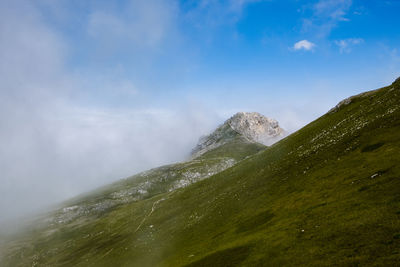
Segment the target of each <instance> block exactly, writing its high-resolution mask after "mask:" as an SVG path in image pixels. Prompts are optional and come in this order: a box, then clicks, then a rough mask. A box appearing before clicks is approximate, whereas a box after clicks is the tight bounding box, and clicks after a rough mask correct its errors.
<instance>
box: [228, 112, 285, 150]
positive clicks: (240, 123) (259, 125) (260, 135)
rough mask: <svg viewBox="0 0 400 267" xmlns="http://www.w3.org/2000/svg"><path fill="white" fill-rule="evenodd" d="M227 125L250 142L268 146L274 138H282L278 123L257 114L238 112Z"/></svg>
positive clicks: (281, 130) (282, 131)
mask: <svg viewBox="0 0 400 267" xmlns="http://www.w3.org/2000/svg"><path fill="white" fill-rule="evenodd" d="M226 123H228V124H229V125H230V126H231V128H232V129H233V130H235V131H236V132H238V133H240V134H241V135H243V136H244V137H246V139H248V140H249V141H252V142H258V143H261V144H264V145H270V144H271V141H272V140H273V139H275V137H279V136H282V135H283V133H284V130H283V129H282V128H280V127H279V123H278V121H276V120H274V119H270V118H267V117H265V116H263V115H261V114H260V113H257V112H239V113H236V114H235V115H234V116H233V117H232V118H230V119H229V120H228V121H227V122H226Z"/></svg>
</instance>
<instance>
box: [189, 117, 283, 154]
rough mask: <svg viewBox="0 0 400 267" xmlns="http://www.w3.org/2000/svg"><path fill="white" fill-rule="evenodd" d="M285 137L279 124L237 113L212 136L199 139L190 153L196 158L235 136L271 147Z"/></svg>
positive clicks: (264, 118)
mask: <svg viewBox="0 0 400 267" xmlns="http://www.w3.org/2000/svg"><path fill="white" fill-rule="evenodd" d="M284 135H285V131H284V130H283V129H282V128H280V127H279V123H278V122H277V121H276V120H274V119H270V118H267V117H265V116H263V115H261V114H260V113H257V112H238V113H236V114H235V115H234V116H232V117H231V118H230V119H228V120H227V121H225V123H224V124H222V125H221V126H219V127H218V128H217V129H216V130H215V131H214V132H213V133H212V134H210V135H208V136H204V137H202V138H200V140H199V143H198V144H197V146H196V147H195V148H194V149H193V151H192V157H198V156H200V155H202V154H204V153H206V152H207V151H209V150H212V149H214V148H216V147H219V146H221V145H223V144H226V143H227V142H229V141H231V140H233V139H234V138H236V137H237V136H241V137H243V138H245V139H246V140H247V141H249V142H256V143H261V144H264V145H271V144H273V143H274V142H276V141H278V140H279V139H281V138H282V137H283V136H284Z"/></svg>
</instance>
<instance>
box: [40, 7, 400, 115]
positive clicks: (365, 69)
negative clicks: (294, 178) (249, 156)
mask: <svg viewBox="0 0 400 267" xmlns="http://www.w3.org/2000/svg"><path fill="white" fill-rule="evenodd" d="M53 2H54V1H38V3H39V4H37V5H36V6H35V8H36V9H37V12H38V14H39V16H40V18H39V19H40V20H41V21H42V22H43V24H44V25H45V26H46V27H48V28H49V29H50V30H51V31H53V32H54V34H56V35H57V38H59V39H60V41H61V42H62V43H63V44H64V45H65V46H66V47H65V50H66V51H64V52H65V53H66V55H65V59H64V60H65V62H64V64H65V67H66V71H68V72H70V73H74V74H76V73H78V74H77V75H79V74H81V75H82V76H84V78H82V79H84V80H86V81H85V82H86V83H87V84H85V85H86V88H83V89H82V91H85V96H86V97H87V99H85V100H86V101H88V104H93V105H106V106H119V107H121V106H127V107H134V108H135V107H137V106H146V107H149V106H154V107H165V106H174V105H176V104H177V102H178V103H181V102H182V101H188V98H189V99H191V98H194V99H197V101H199V102H202V104H204V105H210V108H213V109H216V110H231V109H232V110H234V109H238V108H246V109H254V110H258V109H261V111H264V112H268V111H269V110H268V109H266V108H264V107H263V106H262V103H263V101H262V99H265V100H268V99H270V98H271V97H274V98H277V99H278V102H277V104H278V105H277V108H279V104H284V103H283V102H285V101H288V102H289V103H290V102H293V104H294V105H298V106H301V105H306V104H307V100H310V99H312V100H317V99H318V100H319V101H324V102H326V103H325V106H322V107H320V108H319V109H318V112H319V113H318V114H320V113H321V112H323V111H325V110H326V109H328V108H329V107H330V106H331V105H332V104H334V103H335V101H338V100H340V99H341V98H343V97H346V96H349V95H351V94H354V93H357V92H360V91H363V90H369V89H373V88H376V87H379V86H383V85H385V84H387V83H389V82H390V81H392V80H393V79H394V78H395V77H396V75H399V65H400V63H399V57H400V55H399V53H400V52H399V47H400V46H399V44H400V34H399V33H400V30H399V26H400V25H399V24H400V22H399V20H398V19H397V14H398V12H399V10H400V2H399V1H351V0H318V1H298V0H293V1H292V0H285V1H273V0H269V1H255V0H227V1H218V0H203V1H173V0H169V1H163V0H150V1H57V2H56V3H53ZM300 41H303V43H305V44H306V45H305V46H304V45H303V46H301V45H300V46H298V49H295V48H294V47H295V44H296V43H297V42H300ZM104 79H106V80H107V81H104ZM104 82H105V83H109V84H110V88H108V87H107V88H102V89H99V88H98V87H99V86H98V84H97V83H104ZM118 82H121V83H122V85H120V86H118ZM114 83H116V84H114ZM123 84H125V86H124V85H123ZM114 85H115V86H114ZM130 86H131V87H132V88H131V94H129V92H126V91H129V89H128V87H130ZM83 87H85V86H83ZM90 87H95V88H92V89H91V88H90ZM118 87H123V88H124V89H119V88H118ZM91 90H92V91H91ZM120 91H123V92H120ZM254 95H257V97H256V98H257V99H255V97H254ZM324 96H326V99H321V98H324ZM221 97H223V98H225V101H219V99H218V98H221ZM226 97H227V99H226ZM77 98H78V99H79V100H80V101H81V100H82V101H84V96H82V95H79V96H77ZM266 115H268V114H266ZM274 115H275V114H274ZM309 119H310V118H309V117H307V118H306V119H305V120H309Z"/></svg>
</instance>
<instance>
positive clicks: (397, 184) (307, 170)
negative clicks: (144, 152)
mask: <svg viewBox="0 0 400 267" xmlns="http://www.w3.org/2000/svg"><path fill="white" fill-rule="evenodd" d="M399 132H400V82H397V83H395V84H393V85H391V86H388V87H385V88H382V89H380V90H376V91H373V92H368V93H365V94H361V95H358V96H356V97H353V98H352V99H351V101H350V103H348V104H347V105H342V106H340V107H338V108H337V109H335V110H334V111H332V112H329V113H327V114H325V115H324V116H322V117H321V118H319V119H317V120H316V121H314V122H312V123H310V124H309V125H307V126H306V127H304V128H302V129H301V130H299V131H297V132H296V133H294V134H292V135H291V136H289V137H287V138H285V139H284V140H281V141H280V142H279V143H277V144H275V145H273V146H271V147H269V148H267V149H266V150H264V151H262V152H258V153H256V152H257V151H258V149H255V150H252V151H253V153H256V154H253V156H251V157H248V158H246V157H245V156H244V155H245V154H246V153H243V154H242V158H245V159H244V160H241V161H240V162H239V163H237V164H236V165H234V166H233V167H231V168H228V169H226V170H224V171H222V172H219V173H217V174H216V175H213V176H211V177H210V178H208V179H204V180H202V181H199V182H197V183H194V184H192V185H190V186H187V187H185V188H180V189H177V190H174V191H163V192H162V191H159V192H158V193H155V194H153V195H149V196H148V197H147V198H143V199H140V200H138V201H128V202H126V203H121V204H119V205H118V206H115V207H113V208H112V209H108V210H106V211H105V212H104V213H102V214H101V215H96V216H95V217H90V216H87V217H85V216H82V217H79V218H77V219H75V220H73V221H71V222H68V223H64V224H58V225H56V226H54V227H53V228H40V227H38V228H37V229H36V230H35V231H33V230H32V231H30V232H28V233H25V234H23V235H21V236H20V237H19V238H16V239H14V240H13V241H12V242H11V241H10V243H8V244H7V247H6V249H7V250H6V253H5V254H4V257H3V261H2V265H4V266H27V265H35V264H36V265H38V266H110V265H115V266H296V265H300V266H396V265H400V164H399V163H400V134H399ZM238 146H239V145H238ZM233 148H234V146H231V147H229V148H227V147H226V148H223V147H221V149H226V151H225V152H224V151H220V152H217V151H214V152H212V151H210V152H209V156H210V158H207V155H206V154H204V155H203V157H204V160H207V159H211V158H218V157H221V156H224V155H226V154H228V151H235V150H234V149H233ZM243 151H246V149H244V150H243ZM211 155H212V157H211ZM157 175H159V174H157ZM157 175H156V176H157ZM132 182H133V181H132ZM121 183H122V184H123V187H129V182H126V183H125V182H121ZM122 184H121V185H122ZM114 186H115V185H112V186H111V187H110V188H114ZM117 187H118V186H117ZM110 188H109V189H110ZM114 189H115V188H114ZM114 189H113V190H114ZM110 190H111V189H110ZM111 191H112V190H111ZM106 195H107V194H106ZM101 196H104V191H103V193H101V194H98V195H96V197H101ZM96 197H93V196H91V197H90V196H88V197H87V198H86V199H85V201H95V200H94V199H96ZM144 219H145V220H144ZM139 225H140V228H139V229H138V226H139ZM50 230H51V231H50Z"/></svg>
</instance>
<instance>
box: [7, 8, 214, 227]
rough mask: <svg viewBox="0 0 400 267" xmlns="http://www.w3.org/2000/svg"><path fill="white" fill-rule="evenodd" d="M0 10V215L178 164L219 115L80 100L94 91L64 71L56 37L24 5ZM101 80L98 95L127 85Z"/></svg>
mask: <svg viewBox="0 0 400 267" xmlns="http://www.w3.org/2000/svg"><path fill="white" fill-rule="evenodd" d="M0 10H1V14H0V15H1V16H0V40H1V42H0V57H1V58H2V60H1V61H0V80H1V83H0V140H2V145H1V147H0V169H1V176H0V184H1V187H0V214H1V216H0V221H6V220H9V219H13V218H17V217H20V216H22V215H26V214H33V213H35V212H37V211H39V210H42V209H44V208H46V207H48V206H49V205H51V204H55V203H59V202H60V201H63V200H65V199H68V198H70V197H73V196H75V195H77V194H80V193H83V192H86V191H88V190H92V189H94V188H96V187H99V186H101V185H104V184H107V183H110V182H112V181H115V180H118V179H121V178H124V177H127V176H130V175H132V174H134V173H137V172H140V171H142V170H145V169H148V168H152V167H156V166H159V165H162V164H167V163H172V162H176V161H181V160H184V159H185V158H186V157H187V156H188V155H189V153H190V150H191V148H192V147H194V145H195V144H196V142H197V139H198V138H199V136H200V135H202V134H206V133H207V132H208V131H210V130H211V129H212V128H214V127H215V126H216V125H217V124H218V122H219V121H220V120H221V117H220V116H219V115H218V114H216V113H215V112H210V111H209V110H208V109H206V108H203V107H201V106H199V105H196V104H195V103H192V104H190V105H186V104H182V105H181V106H175V107H174V108H170V109H162V108H144V107H135V106H134V107H127V108H117V107H106V106H102V105H98V104H97V105H96V104H85V105H83V104H82V102H86V103H87V102H88V101H87V100H88V99H89V100H90V99H91V98H95V97H96V95H97V94H96V93H95V94H94V95H89V97H86V99H85V98H83V97H82V95H84V94H87V93H85V90H86V89H85V86H88V80H90V79H91V78H90V77H85V79H83V78H82V75H76V73H74V72H71V71H68V70H67V69H66V65H67V60H66V55H67V54H68V49H67V47H66V45H65V42H64V40H63V39H62V37H61V36H59V35H58V34H57V33H55V32H54V31H53V30H52V29H51V28H50V27H48V26H47V25H46V24H45V23H44V22H43V20H42V18H41V16H40V14H39V13H38V12H37V10H36V9H35V8H34V7H33V6H32V5H31V4H29V2H25V1H14V2H11V1H6V2H4V1H3V2H2V3H1V4H0ZM21 14H25V15H24V16H21ZM7 25H12V27H7ZM92 26H93V25H92ZM102 81H103V82H102V86H101V87H98V88H97V90H98V91H97V92H101V91H106V90H108V91H111V92H110V93H111V94H114V93H117V94H118V93H119V92H120V91H122V92H124V93H126V92H127V91H129V90H131V88H130V87H129V85H130V84H129V83H127V82H125V81H123V80H120V79H115V78H113V79H108V78H107V77H106V78H104V79H103V80H102ZM121 84H122V85H123V86H121ZM127 84H128V85H127ZM96 86H97V85H96ZM128 93H132V92H128ZM77 95H78V96H79V98H78V99H77V97H76V96H77Z"/></svg>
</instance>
